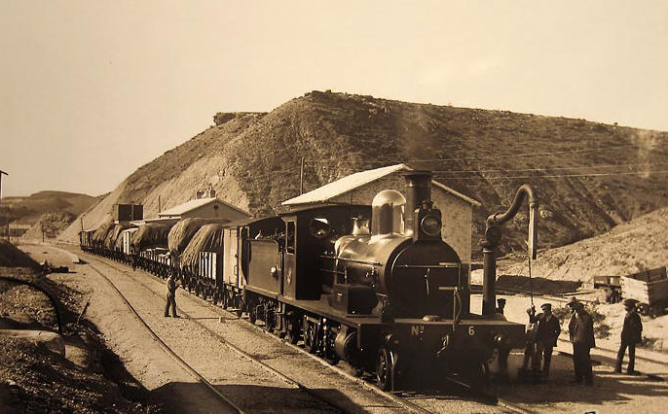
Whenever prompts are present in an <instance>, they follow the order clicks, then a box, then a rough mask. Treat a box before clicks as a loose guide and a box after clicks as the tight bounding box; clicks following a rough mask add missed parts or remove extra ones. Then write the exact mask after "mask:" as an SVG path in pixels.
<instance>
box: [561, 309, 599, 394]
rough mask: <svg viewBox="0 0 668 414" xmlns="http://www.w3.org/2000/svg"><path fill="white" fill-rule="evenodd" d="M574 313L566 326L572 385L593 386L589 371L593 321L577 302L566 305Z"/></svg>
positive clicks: (592, 342)
mask: <svg viewBox="0 0 668 414" xmlns="http://www.w3.org/2000/svg"><path fill="white" fill-rule="evenodd" d="M568 306H570V307H571V308H572V309H573V310H574V311H575V312H574V313H573V316H572V317H571V321H570V323H569V324H568V331H569V332H570V336H571V342H572V343H573V365H574V368H575V381H574V383H578V384H582V381H583V380H584V384H585V385H589V386H591V385H594V374H593V373H592V369H591V355H590V354H589V352H590V351H591V348H594V347H595V346H596V340H595V339H594V320H593V319H592V317H591V315H590V314H589V313H587V311H586V310H585V308H584V305H583V304H582V302H579V301H577V300H575V301H572V302H570V303H569V304H568Z"/></svg>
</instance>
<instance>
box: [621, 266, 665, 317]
mask: <svg viewBox="0 0 668 414" xmlns="http://www.w3.org/2000/svg"><path fill="white" fill-rule="evenodd" d="M621 282H622V283H621V285H622V297H623V298H625V299H635V300H637V301H639V302H640V303H639V305H638V309H639V311H640V313H641V314H642V315H645V316H652V317H656V316H659V315H664V314H666V313H667V311H668V309H667V308H668V277H666V267H665V266H664V267H660V268H658V269H651V270H648V271H645V272H640V273H635V274H631V275H628V276H622V281H621Z"/></svg>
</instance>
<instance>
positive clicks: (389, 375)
mask: <svg viewBox="0 0 668 414" xmlns="http://www.w3.org/2000/svg"><path fill="white" fill-rule="evenodd" d="M395 359H396V354H395V353H394V352H392V351H390V350H389V349H387V347H385V346H383V347H382V348H380V349H379V350H378V357H377V358H376V382H377V385H378V388H380V389H381V390H383V391H389V390H392V389H394V385H395V383H394V382H395V378H394V374H395V373H394V371H395V367H396V363H395Z"/></svg>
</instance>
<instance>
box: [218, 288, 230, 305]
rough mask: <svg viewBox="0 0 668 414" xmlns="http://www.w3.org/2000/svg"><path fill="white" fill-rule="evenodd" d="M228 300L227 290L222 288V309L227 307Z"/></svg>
mask: <svg viewBox="0 0 668 414" xmlns="http://www.w3.org/2000/svg"><path fill="white" fill-rule="evenodd" d="M229 300H230V299H229V298H228V294H227V289H225V288H223V295H222V297H221V298H220V304H221V306H222V307H223V309H227V308H228V307H229Z"/></svg>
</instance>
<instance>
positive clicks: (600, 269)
mask: <svg viewBox="0 0 668 414" xmlns="http://www.w3.org/2000/svg"><path fill="white" fill-rule="evenodd" d="M667 265H668V208H662V209H659V210H656V211H653V212H651V213H649V214H645V215H643V216H641V217H637V218H634V219H633V220H631V221H630V222H629V223H625V224H621V225H619V226H616V227H614V228H613V229H612V230H610V231H609V232H607V233H604V234H602V235H600V236H597V237H593V238H590V239H587V240H582V241H579V242H577V243H573V244H570V245H568V246H563V247H559V248H557V249H552V250H549V251H547V252H542V253H539V254H538V258H537V260H536V261H535V262H534V263H533V264H532V266H531V270H532V275H533V276H538V277H545V278H549V279H553V280H581V281H590V280H591V279H592V277H593V276H614V275H628V274H631V273H638V272H642V271H645V270H649V269H655V268H658V267H663V266H667ZM498 272H499V274H507V275H516V274H521V275H523V276H528V274H529V273H528V267H527V265H526V261H522V262H521V263H518V264H513V263H511V262H510V261H502V262H500V264H499V271H498Z"/></svg>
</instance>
